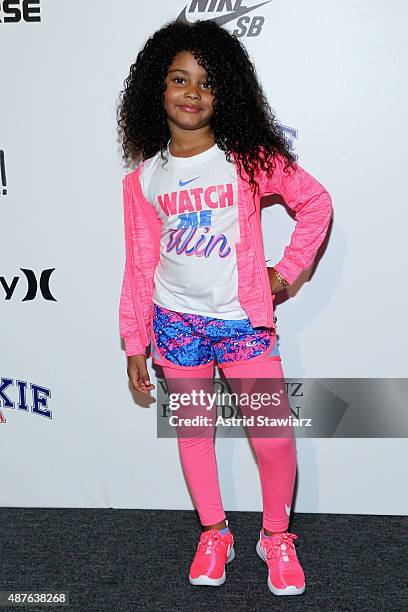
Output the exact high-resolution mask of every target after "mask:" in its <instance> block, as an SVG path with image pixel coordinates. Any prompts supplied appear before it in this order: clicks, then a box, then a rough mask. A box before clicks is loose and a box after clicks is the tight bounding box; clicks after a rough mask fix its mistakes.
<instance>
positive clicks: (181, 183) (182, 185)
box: [179, 176, 200, 187]
mask: <svg viewBox="0 0 408 612" xmlns="http://www.w3.org/2000/svg"><path fill="white" fill-rule="evenodd" d="M198 178H200V177H199V176H196V177H195V178H192V179H188V181H182V180H181V179H180V180H179V187H184V185H187V184H188V183H191V182H192V181H196V180H197V179H198Z"/></svg>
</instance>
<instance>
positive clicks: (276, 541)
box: [262, 532, 297, 561]
mask: <svg viewBox="0 0 408 612" xmlns="http://www.w3.org/2000/svg"><path fill="white" fill-rule="evenodd" d="M296 539H297V535H295V534H294V533H288V532H285V533H277V534H274V535H272V536H270V538H263V542H262V543H263V546H264V547H265V550H266V558H267V559H274V558H275V559H282V560H283V561H289V559H296V558H297V557H296V551H295V546H294V544H293V540H296Z"/></svg>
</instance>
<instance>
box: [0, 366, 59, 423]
mask: <svg viewBox="0 0 408 612" xmlns="http://www.w3.org/2000/svg"><path fill="white" fill-rule="evenodd" d="M27 386H28V382H27V381H25V380H16V381H15V383H14V380H13V379H12V378H3V377H2V378H1V382H0V424H2V423H5V422H6V417H5V416H4V413H3V411H2V409H3V408H11V409H13V410H15V409H16V408H17V410H24V412H32V413H33V414H37V415H38V416H42V417H46V418H47V419H52V412H51V410H49V409H48V407H47V401H48V398H50V397H51V390H50V389H48V388H47V387H42V386H40V385H36V384H35V383H30V392H29V393H28V392H27ZM13 388H14V391H15V396H16V399H17V402H13V400H12V399H11V397H10V394H11V393H12V391H13ZM28 395H29V396H30V405H28Z"/></svg>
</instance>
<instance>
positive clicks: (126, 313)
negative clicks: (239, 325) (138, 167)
mask: <svg viewBox="0 0 408 612" xmlns="http://www.w3.org/2000/svg"><path fill="white" fill-rule="evenodd" d="M122 186H123V211H124V228H125V246H126V261H125V269H124V273H123V280H122V290H121V295H120V303H119V329H120V336H121V337H122V338H123V340H124V342H125V349H126V355H127V356H128V357H130V356H132V355H144V354H145V351H146V345H147V342H146V338H143V337H142V333H141V328H142V321H143V318H142V317H143V315H142V311H141V308H140V303H139V300H136V303H135V302H134V301H133V297H132V291H131V286H130V273H129V267H130V264H131V262H132V259H133V250H134V248H137V242H136V240H135V239H134V235H135V233H136V228H135V221H134V218H133V214H132V193H131V186H130V184H129V175H127V176H125V177H124V178H123V181H122ZM134 290H135V291H136V289H134ZM136 309H137V310H136Z"/></svg>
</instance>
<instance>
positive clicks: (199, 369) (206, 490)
mask: <svg viewBox="0 0 408 612" xmlns="http://www.w3.org/2000/svg"><path fill="white" fill-rule="evenodd" d="M162 367H163V371H164V376H165V378H166V381H167V384H168V387H169V391H170V392H174V391H175V390H176V387H172V384H171V382H170V381H171V379H179V380H180V379H181V378H183V380H184V383H183V384H184V385H186V384H187V386H188V379H192V378H197V379H198V377H199V378H200V388H204V387H205V388H206V389H205V390H206V391H208V392H209V393H211V394H213V393H214V392H215V391H214V388H213V367H214V364H213V363H210V364H208V365H204V366H195V367H183V366H177V365H175V367H170V366H168V365H163V366H162ZM218 367H219V368H220V370H222V372H223V373H224V375H225V377H226V379H227V380H228V383H229V385H230V387H231V391H232V392H233V393H234V392H237V393H238V392H239V393H243V392H245V388H244V387H245V385H247V386H250V385H252V386H251V389H252V391H254V390H256V387H255V389H254V387H253V384H254V380H255V379H271V378H274V379H277V378H278V379H281V380H282V381H283V385H282V387H283V389H284V394H285V401H287V394H286V388H285V385H284V375H283V371H282V365H281V359H280V357H278V356H270V355H266V354H261V355H259V356H257V357H255V358H253V359H250V360H248V361H244V362H243V361H240V362H233V363H228V364H218ZM249 379H250V380H249ZM207 383H208V384H207ZM174 384H176V383H175V381H174ZM255 384H256V380H255ZM275 384H276V382H275ZM264 388H265V382H263V389H264ZM238 389H239V391H238ZM251 389H249V388H248V391H250V390H251ZM274 389H276V386H275V387H274ZM287 406H289V404H288V403H287ZM240 409H241V412H242V413H243V412H244V410H243V409H242V407H240ZM287 414H289V412H287ZM247 431H248V434H249V437H250V440H251V442H252V445H253V447H254V449H255V453H256V456H257V459H258V466H259V475H260V481H261V489H262V500H263V527H264V528H265V529H267V530H269V531H287V529H288V524H289V514H290V507H291V504H292V496H293V487H294V482H295V476H296V444H295V438H294V435H293V429H292V426H290V431H289V429H288V430H287V431H288V434H287V437H279V438H278V437H272V436H271V437H259V436H258V435H257V436H253V437H252V436H251V432H250V430H249V429H247ZM211 433H212V434H213V433H214V426H212V427H211V428H210V430H208V429H207V431H206V435H203V436H202V437H197V436H195V437H191V438H189V437H184V436H181V435H180V434H179V432H178V447H179V454H180V460H181V465H182V468H183V472H184V476H185V478H186V481H187V484H188V487H189V490H190V493H191V496H192V499H193V503H194V506H195V508H196V510H197V512H198V515H199V517H200V522H201V524H202V525H203V526H208V525H214V524H216V523H218V522H221V521H223V520H224V519H225V518H226V515H225V512H224V509H223V505H222V500H221V493H220V487H219V482H218V471H217V460H216V454H215V446H214V437H213V435H210V434H211Z"/></svg>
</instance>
